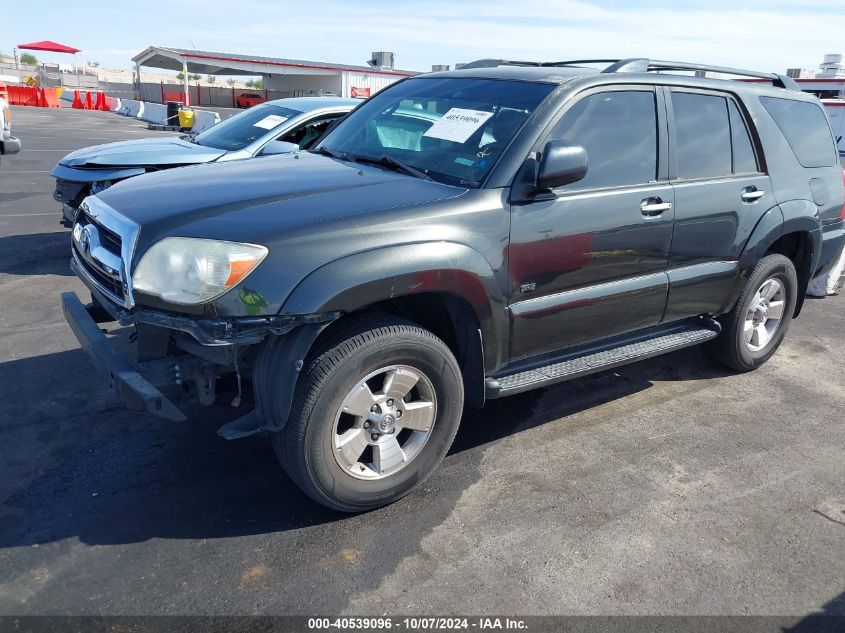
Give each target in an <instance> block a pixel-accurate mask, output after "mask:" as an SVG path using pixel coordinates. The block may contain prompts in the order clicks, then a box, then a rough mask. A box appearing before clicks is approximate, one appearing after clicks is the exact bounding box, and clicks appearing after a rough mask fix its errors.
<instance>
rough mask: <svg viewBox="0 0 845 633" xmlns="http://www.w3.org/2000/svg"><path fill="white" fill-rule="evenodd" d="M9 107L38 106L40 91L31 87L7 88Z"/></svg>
mask: <svg viewBox="0 0 845 633" xmlns="http://www.w3.org/2000/svg"><path fill="white" fill-rule="evenodd" d="M7 90H8V92H9V105H24V106H38V89H37V88H31V87H29V86H7Z"/></svg>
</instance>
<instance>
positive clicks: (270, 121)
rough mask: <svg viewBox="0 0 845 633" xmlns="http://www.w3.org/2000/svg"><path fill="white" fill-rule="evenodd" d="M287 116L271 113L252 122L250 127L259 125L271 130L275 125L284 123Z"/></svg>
mask: <svg viewBox="0 0 845 633" xmlns="http://www.w3.org/2000/svg"><path fill="white" fill-rule="evenodd" d="M287 120H288V118H287V117H286V116H279V115H278V114H271V115H269V116H266V117H264V118H263V119H261V120H260V121H258V122H257V123H253V124H252V127H260V128H262V129H265V130H272V129H273V128H274V127H276V126H277V125H279V124H281V123H284V122H285V121H287Z"/></svg>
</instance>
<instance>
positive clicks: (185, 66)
mask: <svg viewBox="0 0 845 633" xmlns="http://www.w3.org/2000/svg"><path fill="white" fill-rule="evenodd" d="M182 82H183V83H184V84H185V101H184V105H185V107H186V108H187V107H188V106H189V105H191V88H190V86H189V85H188V60H187V59H185V58H184V57H183V58H182Z"/></svg>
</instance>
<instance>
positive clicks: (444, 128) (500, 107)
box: [317, 77, 554, 187]
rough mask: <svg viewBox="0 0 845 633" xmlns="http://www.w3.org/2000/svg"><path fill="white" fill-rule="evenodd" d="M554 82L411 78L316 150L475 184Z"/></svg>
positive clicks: (344, 124)
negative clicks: (400, 164)
mask: <svg viewBox="0 0 845 633" xmlns="http://www.w3.org/2000/svg"><path fill="white" fill-rule="evenodd" d="M553 88H554V86H552V85H549V84H541V83H530V82H522V81H502V80H496V79H462V78H450V79H435V78H430V79H429V78H423V77H420V78H417V79H409V80H406V81H403V82H401V83H399V84H396V85H395V86H392V87H390V88H388V89H386V90H384V91H382V92H380V93H378V94H377V95H375V96H374V97H373V98H372V99H370V100H369V101H367V102H366V103H364V104H363V105H362V106H360V107H359V108H358V109H356V110H355V111H354V112H352V114H350V115H348V116H347V117H346V118H345V119H344V120H343V122H342V123H340V125H338V126H337V128H335V129H334V130H333V131H332V132H330V133H329V134H328V135H327V136H326V137H325V138H324V139H323V140H322V141H321V142H320V144H319V146H318V147H317V150H319V149H320V148H323V149H324V150H330V151H332V152H333V153H334V154H335V155H336V156H338V157H341V158H345V157H348V158H349V159H353V160H354V159H359V158H364V159H365V160H370V161H378V160H379V159H381V161H382V162H381V163H380V164H385V165H386V166H390V164H389V159H392V160H393V161H399V162H401V163H402V164H403V165H404V166H407V167H412V168H414V169H416V170H419V171H420V172H422V173H423V174H424V175H426V176H428V177H430V178H432V179H434V180H437V181H440V182H444V183H448V184H456V185H461V186H466V187H477V186H479V185H480V183H481V182H482V181H483V180H484V177H485V176H486V175H487V174H488V173H489V171H490V170H491V169H492V168H493V165H495V163H496V161H497V160H498V159H499V157H500V155H501V153H502V152H503V151H504V149H505V147H507V145H508V143H509V142H510V140H511V138H513V136H514V135H515V134H516V133H517V131H518V130H519V129H520V127H521V126H522V124H523V123H524V122H525V120H526V119H527V118H528V117H529V116H530V115H531V113H532V112H533V111H534V110H535V108H536V107H537V106H538V105H539V104H540V103H541V102H542V101H543V99H545V98H546V97H547V96H548V95H549V93H551V91H552V89H553ZM384 157H387V160H386V159H385V158H384Z"/></svg>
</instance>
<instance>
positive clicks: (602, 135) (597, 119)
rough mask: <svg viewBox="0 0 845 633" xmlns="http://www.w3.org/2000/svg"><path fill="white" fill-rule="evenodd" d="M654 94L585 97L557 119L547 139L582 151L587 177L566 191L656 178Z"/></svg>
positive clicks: (617, 185) (636, 92)
mask: <svg viewBox="0 0 845 633" xmlns="http://www.w3.org/2000/svg"><path fill="white" fill-rule="evenodd" d="M656 112H657V110H656V103H655V98H654V93H653V92H646V91H642V90H639V91H633V90H631V91H623V90H619V91H612V92H602V93H598V94H594V95H590V96H588V97H584V98H583V99H581V100H580V101H578V102H577V103H576V104H575V105H573V106H572V107H571V108H570V109H569V110H568V111H567V112H566V114H564V115H563V117H561V119H560V121H558V122H557V124H556V125H555V127H554V129H553V130H552V132H551V134H550V135H549V139H550V140H562V141H568V142H570V143H574V144H577V145H581V146H583V147H584V148H585V149H586V150H587V160H588V161H589V165H590V166H589V169H588V170H587V176H586V177H585V178H584V179H583V180H581V181H579V182H576V183H573V184H572V185H570V186H568V187H567V189H594V188H600V187H619V186H625V185H637V184H642V183H647V182H651V181H653V180H655V179H656V178H657V114H656Z"/></svg>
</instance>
